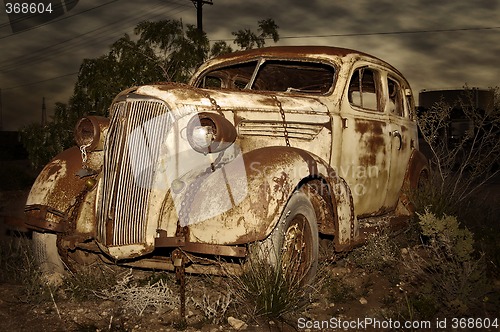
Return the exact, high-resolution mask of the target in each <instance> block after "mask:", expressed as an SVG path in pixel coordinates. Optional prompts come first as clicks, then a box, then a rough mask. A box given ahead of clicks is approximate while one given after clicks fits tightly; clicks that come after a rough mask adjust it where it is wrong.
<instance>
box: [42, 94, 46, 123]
mask: <svg viewBox="0 0 500 332" xmlns="http://www.w3.org/2000/svg"><path fill="white" fill-rule="evenodd" d="M45 125H47V109H46V108H45V97H43V98H42V127H45Z"/></svg>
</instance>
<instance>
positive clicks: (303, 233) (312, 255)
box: [253, 190, 319, 285]
mask: <svg viewBox="0 0 500 332" xmlns="http://www.w3.org/2000/svg"><path fill="white" fill-rule="evenodd" d="M318 251H319V236H318V225H317V217H316V213H315V211H314V207H313V204H312V203H311V200H310V198H309V196H308V194H307V193H306V192H304V191H303V190H297V191H296V192H295V193H294V194H293V195H292V196H291V197H290V199H289V201H288V203H287V205H286V207H285V209H284V210H283V213H282V216H281V218H280V220H279V222H278V225H277V226H276V228H275V229H274V230H273V232H272V233H271V235H269V237H267V238H266V239H265V240H263V241H262V242H259V243H258V244H257V245H256V246H254V248H253V253H255V254H257V255H256V256H257V257H258V258H259V259H260V260H263V259H264V260H266V261H267V262H268V263H269V264H270V265H272V266H274V267H276V268H279V269H281V271H282V273H285V274H286V277H287V278H289V279H292V281H295V282H299V283H300V284H302V285H305V284H309V283H310V282H311V281H312V279H313V278H314V276H315V275H316V271H317V269H318ZM254 256H255V255H254Z"/></svg>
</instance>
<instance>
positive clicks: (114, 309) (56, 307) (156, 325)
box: [0, 181, 500, 332]
mask: <svg viewBox="0 0 500 332" xmlns="http://www.w3.org/2000/svg"><path fill="white" fill-rule="evenodd" d="M489 189H490V191H488V194H487V195H488V196H487V197H488V199H491V200H492V201H494V202H495V204H496V202H498V203H500V199H499V198H500V195H498V193H499V192H500V181H498V182H494V183H493V184H492V186H491V187H489ZM1 195H2V196H0V203H1V204H0V214H1V215H5V214H7V213H8V214H9V215H19V213H20V212H21V211H22V209H23V206H24V200H25V197H26V192H23V191H16V192H7V193H5V192H4V193H1ZM497 206H499V205H497ZM2 219H3V220H2ZM4 222H5V218H4V217H2V216H0V225H3V224H4ZM1 232H2V235H3V237H2V241H6V239H7V237H8V235H6V234H7V233H8V232H6V230H5V229H1ZM6 236H7V237H6ZM326 269H327V272H325V271H322V273H323V275H327V276H337V277H338V278H339V279H342V280H344V282H343V284H342V285H343V287H344V286H345V285H349V288H348V289H340V290H339V291H338V294H337V295H338V298H336V299H333V298H332V296H331V294H329V295H327V294H324V288H318V289H311V292H310V295H309V299H308V303H307V305H306V306H305V307H304V308H303V309H301V310H300V311H298V312H295V313H293V314H292V315H290V316H289V317H287V319H285V320H270V319H265V318H264V317H257V318H256V317H252V316H249V315H247V314H246V313H245V311H243V310H241V308H239V307H238V306H234V305H233V306H229V308H228V310H227V312H226V313H225V315H224V316H225V318H224V319H223V320H222V321H221V322H220V323H218V324H214V323H213V322H210V321H209V320H207V314H206V312H205V311H204V310H203V309H202V308H201V307H199V306H197V305H195V302H197V303H201V302H202V301H203V294H204V295H208V296H212V299H215V298H216V295H217V292H218V290H215V288H217V287H214V288H212V287H213V285H215V284H216V285H218V286H220V285H221V284H224V282H225V281H224V279H223V278H220V279H216V281H215V282H214V280H213V279H210V281H209V282H208V281H207V280H208V279H207V277H206V276H205V277H204V276H189V278H188V279H187V287H188V292H187V294H186V297H187V298H188V299H190V298H191V299H193V300H188V303H187V308H186V313H187V318H186V323H187V326H184V327H183V326H181V325H179V310H178V307H173V308H154V307H148V308H146V310H144V312H143V313H142V314H141V315H139V314H137V312H134V311H133V310H130V309H127V308H124V306H123V304H122V303H120V302H119V301H113V300H109V299H101V298H97V297H94V298H92V299H90V300H89V299H87V300H75V299H72V298H69V297H68V295H67V294H64V291H57V292H58V293H56V294H50V297H49V298H48V299H46V300H45V301H41V302H37V303H34V302H33V301H31V300H29V299H27V298H26V297H25V296H24V295H23V294H25V289H23V287H24V286H23V285H20V284H16V283H10V282H3V283H0V331H12V332H15V331H23V332H31V331H33V332H40V331H177V330H185V331H210V332H215V331H235V330H238V329H239V328H238V326H237V325H236V324H237V323H241V324H244V326H243V327H242V328H241V330H245V331H300V330H304V331H316V330H325V329H324V328H317V327H318V325H313V324H316V323H317V324H320V323H325V322H329V323H331V322H333V323H335V324H337V323H338V322H339V320H340V321H349V320H359V319H362V320H364V319H367V318H375V319H378V320H379V321H380V322H382V321H384V320H385V321H386V322H387V320H389V319H394V318H396V319H400V320H401V321H404V320H406V319H411V313H408V311H407V308H406V307H405V306H406V303H405V301H404V296H405V295H404V291H403V290H402V289H401V285H400V284H399V283H398V280H397V278H395V275H394V274H393V273H385V274H382V273H380V272H366V271H364V270H363V269H360V268H356V267H353V266H351V265H349V263H348V262H346V261H344V260H342V259H340V260H339V261H338V262H337V263H332V264H329V265H327V267H326ZM124 271H125V270H124ZM138 273H140V274H141V275H142V276H144V273H146V274H147V273H150V272H143V271H140V272H138ZM323 282H324V280H323ZM173 289H174V290H177V286H176V285H175V286H173ZM495 289H496V292H498V291H499V290H500V283H499V282H498V281H497V284H496V285H495ZM176 296H177V295H176ZM231 296H235V294H234V293H233V295H231ZM213 303H214V302H212V304H213ZM233 303H236V302H233ZM483 314H484V315H495V308H494V307H493V308H491V307H488V308H485V310H484V312H483ZM496 315H497V316H498V311H496ZM229 317H232V318H235V319H237V321H236V322H234V320H233V319H232V318H229ZM497 318H499V319H500V316H499V317H497ZM229 321H230V322H229ZM239 321H241V322H239ZM433 323H434V322H433ZM332 326H334V325H329V327H332ZM321 327H325V326H321ZM358 327H359V326H358ZM330 330H336V329H330ZM349 330H357V329H349ZM368 330H370V329H368ZM387 330H398V329H387ZM400 330H405V329H400ZM490 330H492V331H500V329H490Z"/></svg>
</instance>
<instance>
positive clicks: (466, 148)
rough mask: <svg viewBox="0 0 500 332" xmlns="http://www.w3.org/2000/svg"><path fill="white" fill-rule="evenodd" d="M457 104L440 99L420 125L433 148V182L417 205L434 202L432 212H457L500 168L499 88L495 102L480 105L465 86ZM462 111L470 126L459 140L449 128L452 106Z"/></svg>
mask: <svg viewBox="0 0 500 332" xmlns="http://www.w3.org/2000/svg"><path fill="white" fill-rule="evenodd" d="M464 91H465V93H464V94H463V96H462V98H460V100H459V101H458V104H457V105H449V104H446V103H445V102H443V101H440V102H438V103H436V104H434V106H433V107H432V108H431V109H429V110H427V111H425V112H422V113H421V114H420V116H419V128H420V131H421V133H422V137H423V139H424V141H425V143H426V144H427V145H428V147H429V150H430V154H431V156H430V160H429V162H430V166H431V174H430V183H429V186H428V188H426V192H425V193H424V200H429V199H430V201H429V202H427V203H422V202H420V203H419V204H418V205H420V206H421V208H425V205H432V210H433V211H432V212H434V213H438V214H442V213H446V214H455V213H456V212H457V210H458V209H459V208H460V207H461V206H463V205H464V202H467V200H468V199H469V198H471V196H472V195H474V194H476V193H477V191H478V190H480V189H481V188H482V187H483V186H484V184H486V183H487V182H488V181H489V180H490V179H491V178H493V177H494V176H495V175H497V174H498V173H499V172H500V168H499V165H500V105H499V104H498V101H499V97H498V95H499V89H498V88H496V89H494V91H493V93H494V95H495V98H494V100H495V102H494V103H492V104H491V105H488V107H487V109H484V110H483V109H478V108H477V106H476V102H475V100H474V94H473V90H470V89H468V88H466V89H465V90H464ZM454 109H455V110H457V109H458V110H460V112H462V113H463V118H464V119H463V120H462V121H465V122H466V123H467V124H468V125H469V130H467V131H466V132H465V134H464V135H463V136H462V137H459V138H458V140H456V141H450V137H449V128H450V125H451V121H452V117H451V115H452V112H453V110H454Z"/></svg>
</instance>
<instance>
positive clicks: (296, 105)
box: [134, 83, 329, 118]
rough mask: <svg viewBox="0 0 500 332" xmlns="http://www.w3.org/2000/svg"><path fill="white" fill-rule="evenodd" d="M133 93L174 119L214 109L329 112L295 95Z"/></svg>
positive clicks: (182, 88)
mask: <svg viewBox="0 0 500 332" xmlns="http://www.w3.org/2000/svg"><path fill="white" fill-rule="evenodd" d="M134 93H136V94H139V95H143V96H150V97H155V98H158V99H161V100H163V101H165V102H166V103H167V104H168V106H169V107H170V110H171V111H172V113H173V115H174V117H176V118H181V117H183V116H185V115H187V114H192V113H193V111H207V110H218V109H220V110H234V111H238V110H241V111H244V110H259V111H266V110H269V111H276V110H277V109H279V105H281V107H282V108H283V109H284V110H286V112H287V113H301V114H304V113H305V114H317V115H319V114H328V112H329V110H328V107H327V106H326V105H325V104H324V103H322V102H321V101H320V100H319V98H318V97H316V96H314V97H311V96H304V95H302V94H298V93H286V92H279V93H278V92H276V93H273V92H267V91H266V92H262V91H258V92H257V91H251V90H249V91H240V90H209V89H200V88H195V87H192V86H189V85H185V84H177V83H167V84H157V85H146V86H141V87H139V88H137V90H136V91H134Z"/></svg>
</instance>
